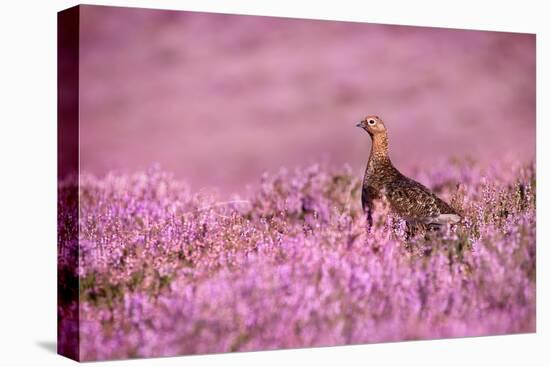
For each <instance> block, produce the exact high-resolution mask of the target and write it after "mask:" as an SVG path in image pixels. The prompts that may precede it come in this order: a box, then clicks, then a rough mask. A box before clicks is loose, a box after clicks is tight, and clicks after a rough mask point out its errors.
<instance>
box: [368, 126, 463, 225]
mask: <svg viewBox="0 0 550 367" xmlns="http://www.w3.org/2000/svg"><path fill="white" fill-rule="evenodd" d="M357 126H359V127H361V128H363V129H364V130H366V131H367V132H368V133H369V135H370V137H371V139H372V147H371V152H370V156H369V161H368V164H367V169H366V171H365V178H364V180H363V190H362V195H361V203H362V205H363V210H364V211H365V212H366V214H367V221H368V224H369V227H370V226H372V204H373V200H374V199H377V198H379V197H381V196H382V195H384V196H385V197H386V199H387V200H388V202H389V204H390V207H391V209H392V211H394V212H395V213H396V214H398V215H399V216H401V217H402V218H403V219H405V221H406V222H407V224H408V225H424V226H428V227H430V228H431V227H439V226H441V225H443V224H446V223H457V222H459V221H460V219H461V218H460V215H458V213H457V212H456V211H455V210H454V209H453V208H451V207H450V206H449V205H448V204H447V203H445V202H444V201H443V200H441V199H440V198H438V197H437V196H436V195H435V194H434V193H432V192H431V191H430V190H429V189H428V188H426V187H425V186H423V185H422V184H420V183H418V182H416V181H414V180H413V179H410V178H408V177H406V176H405V175H403V174H402V173H401V172H399V171H398V170H397V169H396V168H395V167H394V166H393V164H392V163H391V160H390V158H389V155H388V135H387V131H386V127H385V125H384V122H383V121H382V120H381V119H380V118H379V117H378V116H367V117H366V118H365V119H364V120H363V121H361V122H360V123H359V124H357Z"/></svg>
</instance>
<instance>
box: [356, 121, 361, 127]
mask: <svg viewBox="0 0 550 367" xmlns="http://www.w3.org/2000/svg"><path fill="white" fill-rule="evenodd" d="M355 126H357V127H363V123H362V122H359V123H357V125H355Z"/></svg>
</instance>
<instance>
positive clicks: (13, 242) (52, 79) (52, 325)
mask: <svg viewBox="0 0 550 367" xmlns="http://www.w3.org/2000/svg"><path fill="white" fill-rule="evenodd" d="M95 3H96V4H104V5H122V6H137V7H155V8H168V9H182V10H201V11H212V12H225V13H239V14H258V15H274V16H288V17H298V18H317V19H334V20H354V21H368V22H373V23H390V24H408V25H424V26H428V25H429V26H441V27H452V28H469V29H483V30H499V31H513V32H528V33H537V65H538V67H537V74H538V78H537V106H538V113H537V121H538V124H537V130H538V137H537V141H538V146H537V156H538V157H542V158H543V159H540V158H539V159H538V189H537V194H538V213H537V215H538V222H539V225H538V228H537V235H538V242H537V244H538V246H537V258H538V272H537V288H538V292H537V295H538V305H537V310H538V312H537V330H538V332H537V334H529V335H515V336H504V337H484V338H465V339H453V340H437V341H429V342H425V341H422V342H404V343H389V344H377V345H363V346H349V347H334V348H318V349H301V350H290V351H276V352H256V353H238V354H225V355H210V356H193V357H176V358H164V359H149V360H139V361H138V360H133V361H125V362H106V363H105V365H116V366H130V365H134V364H135V365H141V366H158V365H161V366H164V365H166V366H168V365H172V366H175V365H182V364H185V365H193V366H214V365H220V364H223V365H227V364H230V365H239V366H257V365H262V366H280V365H281V364H283V365H284V364H290V363H292V365H329V366H334V365H365V364H370V365H374V366H377V365H394V364H399V365H404V364H406V365H422V366H438V367H439V366H442V365H444V366H446V367H448V366H461V367H463V366H468V365H498V366H499V367H500V366H517V365H529V366H537V365H544V364H546V365H547V363H548V360H549V359H550V358H549V357H548V353H547V349H548V345H550V340H549V339H550V338H549V335H550V333H549V327H548V326H549V322H548V311H545V310H548V309H550V305H549V301H548V274H549V271H548V267H547V266H545V265H546V264H548V263H549V259H548V252H549V251H548V250H547V248H546V245H547V244H548V239H549V236H548V233H549V231H548V227H546V228H545V226H544V223H545V220H547V219H548V218H549V217H548V205H546V204H547V203H548V194H547V193H545V190H546V189H547V188H546V187H544V185H545V184H547V182H548V180H547V178H548V161H545V159H544V157H545V153H548V149H547V143H546V139H548V138H550V137H549V136H548V130H549V128H548V124H547V123H545V121H548V119H549V114H548V104H546V105H544V104H543V101H545V102H546V101H548V100H549V98H548V97H549V95H548V65H550V58H549V50H548V49H549V47H548V37H549V36H550V34H549V32H548V26H545V24H544V23H545V22H546V21H547V19H545V18H544V17H543V12H544V11H543V8H544V6H543V5H542V4H543V3H544V2H541V1H526V0H524V1H521V2H514V3H513V4H506V5H505V4H503V2H496V1H495V2H494V4H491V3H490V2H481V1H479V0H478V1H461V2H454V3H452V4H448V3H446V2H442V1H438V0H432V1H425V0H416V1H407V0H403V1H376V2H369V3H366V1H357V2H353V3H352V2H345V1H330V2H327V3H322V2H320V1H317V2H313V1H308V2H306V1H305V0H304V1H301V2H299V1H298V0H293V1H292V0H288V1H287V0H285V1H282V0H269V1H255V2H253V1H244V0H243V1H236V0H224V1H223V2H222V1H210V2H207V1H204V0H195V1H189V0H186V1H183V0H180V1H168V0H156V1H153V0H143V1H137V0H134V1H122V0H119V1H96V2H95ZM537 3H538V4H537ZM7 4H9V5H7ZM75 4H77V3H76V2H73V1H61V0H60V1H49V2H48V3H45V2H35V3H34V4H30V2H26V3H23V2H19V3H17V2H4V4H3V6H2V11H1V12H0V14H1V15H0V16H1V18H2V19H1V22H0V27H1V32H0V35H1V40H2V42H1V44H0V47H1V57H0V63H1V64H0V65H1V67H0V73H1V74H0V88H1V89H0V90H1V92H2V94H1V101H2V103H1V104H0V114H1V119H0V129H1V130H0V160H1V161H0V162H1V166H0V167H1V171H0V177H1V178H0V230H1V232H2V234H1V236H0V244H1V248H2V252H1V255H0V272H1V273H0V274H1V276H0V285H1V288H0V299H1V301H0V338H1V339H0V350H1V352H0V361H1V362H0V363H1V365H4V366H11V365H39V366H50V365H55V366H57V365H62V366H63V365H69V364H71V363H72V362H71V361H70V360H68V359H65V358H63V357H60V356H57V355H56V354H55V352H54V350H55V339H56V232H55V231H56V12H57V11H58V10H62V9H64V8H67V7H69V6H72V5H75ZM541 224H542V225H541ZM544 347H546V350H545V349H544Z"/></svg>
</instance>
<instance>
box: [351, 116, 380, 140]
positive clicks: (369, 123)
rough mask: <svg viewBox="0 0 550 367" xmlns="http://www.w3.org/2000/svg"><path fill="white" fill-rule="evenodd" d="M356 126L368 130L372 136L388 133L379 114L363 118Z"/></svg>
mask: <svg viewBox="0 0 550 367" xmlns="http://www.w3.org/2000/svg"><path fill="white" fill-rule="evenodd" d="M356 126H357V127H360V128H362V129H363V130H365V131H366V132H368V133H369V135H370V136H371V137H373V136H375V135H378V134H385V133H386V126H385V125H384V121H382V119H381V118H380V117H378V116H373V115H370V116H367V117H365V118H364V119H363V120H361V122H359V123H358V124H357V125H356Z"/></svg>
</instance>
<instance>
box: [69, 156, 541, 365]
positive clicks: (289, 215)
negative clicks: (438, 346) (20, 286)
mask: <svg viewBox="0 0 550 367" xmlns="http://www.w3.org/2000/svg"><path fill="white" fill-rule="evenodd" d="M412 175H413V176H414V177H415V178H416V179H418V180H420V181H421V182H423V183H424V184H426V186H428V187H430V188H432V189H433V190H434V191H435V192H437V193H438V195H440V196H441V197H442V198H444V199H445V200H447V201H448V202H450V203H452V205H453V206H454V207H455V208H457V209H458V210H459V211H460V212H461V213H462V214H463V215H464V217H465V220H464V223H462V224H461V225H460V226H457V227H452V228H451V227H448V228H445V229H444V230H443V231H442V232H441V233H428V234H422V233H419V234H418V235H417V236H416V237H414V238H405V235H404V223H403V222H402V221H401V220H400V219H399V218H396V217H393V216H392V215H391V213H390V212H389V210H388V208H387V207H385V206H384V204H383V203H379V204H378V207H377V210H376V212H375V216H374V222H375V225H374V228H372V230H371V231H370V232H367V230H366V227H365V218H364V216H363V214H362V211H361V205H360V188H361V180H360V177H361V173H360V172H359V173H358V172H354V171H352V170H351V169H350V168H348V167H342V168H341V169H329V168H327V167H324V166H319V165H315V166H310V167H306V168H301V169H295V170H285V169H282V170H280V171H279V172H276V173H266V174H264V175H263V176H262V177H261V178H260V179H259V180H258V184H257V185H256V186H254V187H253V188H251V189H249V190H248V192H247V193H246V194H243V195H241V196H234V197H231V198H226V197H221V196H219V195H218V194H217V193H216V192H215V191H207V190H199V191H193V190H191V189H190V188H189V187H188V186H187V185H186V184H185V183H184V182H182V181H180V180H177V179H175V178H174V177H173V176H172V175H171V174H170V173H167V172H165V171H163V170H162V169H160V168H158V167H153V168H151V169H149V170H147V171H145V172H138V173H135V174H131V175H123V174H116V173H110V174H107V175H106V176H104V177H101V178H98V177H95V176H93V175H91V174H86V173H83V174H82V175H81V177H80V187H79V189H78V190H79V191H78V201H77V200H75V198H74V197H72V196H71V195H68V194H66V193H67V192H69V191H70V190H71V188H74V185H71V183H69V182H67V183H65V184H63V185H61V189H60V196H59V199H60V214H59V215H60V226H61V227H60V228H63V226H64V224H63V223H64V221H66V220H68V218H67V216H68V215H67V216H64V214H66V213H70V212H71V211H70V210H69V209H70V208H73V209H74V205H77V203H78V204H79V209H78V210H79V219H78V220H79V227H80V232H79V246H80V254H79V266H78V268H70V267H69V266H67V269H65V271H66V272H71V271H72V272H74V276H75V277H77V278H78V281H79V301H80V302H79V311H80V342H81V345H80V351H81V358H82V359H84V360H95V359H112V358H128V357H148V356H165V355H177V354H195V353H214V352H228V351H250V350H265V349H278V348H296V347H311V346H328V345H342V344H356V343H373V342H384V341H399V340H414V339H432V338H442V337H462V336H478V335H496V334H506V333H521V332H533V331H535V281H536V279H535V270H536V268H535V227H536V217H535V199H536V198H535V186H536V180H535V169H534V164H527V165H526V164H520V163H513V162H512V163H511V162H506V163H505V162H502V163H498V164H493V165H490V166H483V167H482V166H480V165H477V164H476V163H474V162H470V161H461V162H456V161H455V162H441V163H439V164H436V165H434V166H431V167H429V168H427V169H425V170H421V171H420V170H419V171H417V172H414V173H413V174H412ZM75 246H76V244H75V242H74V241H73V242H70V241H66V242H65V243H63V242H62V243H61V244H60V256H61V261H60V266H61V267H62V268H63V267H64V266H65V265H64V264H66V263H64V262H63V260H64V259H63V254H67V256H68V257H69V258H70V256H74V251H75ZM71 254H72V255H71ZM62 312H74V310H72V311H71V310H70V309H68V310H62Z"/></svg>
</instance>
